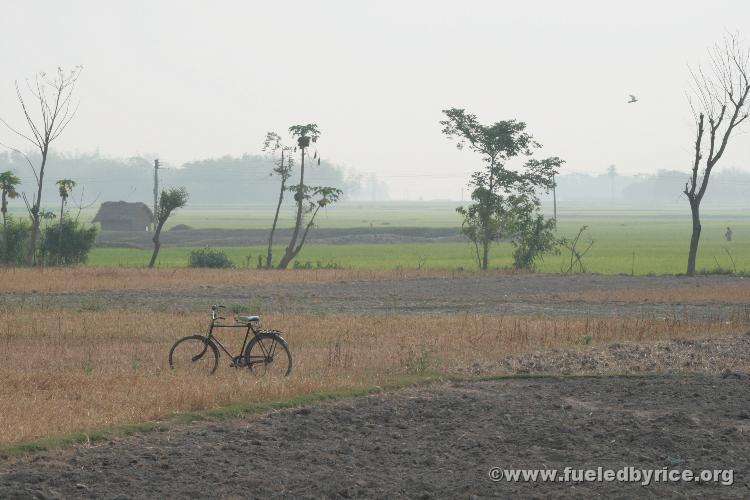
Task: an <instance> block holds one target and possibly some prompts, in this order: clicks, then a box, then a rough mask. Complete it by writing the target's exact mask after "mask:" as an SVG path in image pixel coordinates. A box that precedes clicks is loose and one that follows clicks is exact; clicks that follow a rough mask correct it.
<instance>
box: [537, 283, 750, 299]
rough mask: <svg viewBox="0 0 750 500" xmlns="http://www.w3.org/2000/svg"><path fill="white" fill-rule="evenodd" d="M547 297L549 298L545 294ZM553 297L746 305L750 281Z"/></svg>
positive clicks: (578, 293) (580, 293)
mask: <svg viewBox="0 0 750 500" xmlns="http://www.w3.org/2000/svg"><path fill="white" fill-rule="evenodd" d="M546 298H547V299H549V297H546ZM552 298H553V299H554V300H582V301H585V302H664V303H670V304H714V303H723V304H750V280H747V281H742V282H737V283H727V284H724V285H707V286H700V287H699V286H692V287H679V288H637V289H630V290H604V291H590V292H572V293H565V294H558V295H555V296H554V297H552Z"/></svg>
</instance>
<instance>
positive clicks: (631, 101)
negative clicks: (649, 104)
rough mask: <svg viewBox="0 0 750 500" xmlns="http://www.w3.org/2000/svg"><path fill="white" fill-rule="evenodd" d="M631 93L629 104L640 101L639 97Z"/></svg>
mask: <svg viewBox="0 0 750 500" xmlns="http://www.w3.org/2000/svg"><path fill="white" fill-rule="evenodd" d="M629 95H630V100H629V101H628V104H630V103H633V102H638V99H636V98H635V96H634V95H633V94H629Z"/></svg>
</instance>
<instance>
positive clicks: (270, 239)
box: [266, 152, 286, 269]
mask: <svg viewBox="0 0 750 500" xmlns="http://www.w3.org/2000/svg"><path fill="white" fill-rule="evenodd" d="M281 170H282V174H281V175H282V178H281V190H280V191H279V203H278V205H276V215H274V217H273V225H272V226H271V234H270V235H269V236H268V254H267V255H266V269H271V259H272V258H273V253H272V252H273V234H274V233H275V232H276V224H277V223H278V221H279V211H280V210H281V203H282V202H283V201H284V189H285V188H286V181H285V180H284V177H283V175H284V174H283V171H284V153H283V152H282V153H281Z"/></svg>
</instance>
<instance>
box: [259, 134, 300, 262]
mask: <svg viewBox="0 0 750 500" xmlns="http://www.w3.org/2000/svg"><path fill="white" fill-rule="evenodd" d="M291 149H292V148H291V147H289V146H284V145H283V144H282V143H281V136H280V135H279V134H277V133H276V132H268V133H267V134H266V140H265V141H264V142H263V151H270V152H271V153H272V154H279V155H280V158H279V160H278V163H277V164H276V166H275V167H274V169H273V171H272V172H271V174H270V175H273V174H276V175H278V176H279V178H280V179H281V187H280V188H279V201H278V203H277V204H276V213H275V214H274V216H273V224H272V225H271V234H269V235H268V252H267V254H266V265H265V267H266V269H270V268H271V261H272V260H273V235H274V233H275V232H276V224H278V222H279V211H280V210H281V204H282V203H283V201H284V193H285V192H286V183H287V181H288V180H289V178H290V177H291V176H292V161H293V160H292V156H291V154H290V151H291ZM285 157H286V158H285ZM258 265H259V266H260V265H261V264H260V263H259V264H258Z"/></svg>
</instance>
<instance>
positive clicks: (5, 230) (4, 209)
mask: <svg viewBox="0 0 750 500" xmlns="http://www.w3.org/2000/svg"><path fill="white" fill-rule="evenodd" d="M0 211H2V213H3V240H5V241H4V242H3V243H4V245H5V258H4V259H3V260H4V261H5V263H6V264H7V263H8V260H9V257H8V254H9V253H10V243H9V242H8V200H7V199H6V193H5V191H3V194H2V205H0Z"/></svg>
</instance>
